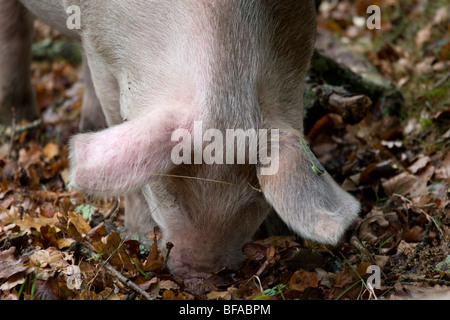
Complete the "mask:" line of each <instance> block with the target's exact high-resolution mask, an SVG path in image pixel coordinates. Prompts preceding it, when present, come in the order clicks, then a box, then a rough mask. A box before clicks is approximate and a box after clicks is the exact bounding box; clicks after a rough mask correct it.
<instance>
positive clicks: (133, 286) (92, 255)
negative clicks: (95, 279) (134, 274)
mask: <svg viewBox="0 0 450 320" xmlns="http://www.w3.org/2000/svg"><path fill="white" fill-rule="evenodd" d="M76 250H77V251H79V252H80V253H81V254H83V255H85V256H87V257H88V258H91V259H92V258H97V257H98V255H97V254H96V253H95V252H93V251H92V250H90V249H88V248H86V247H85V246H84V245H83V244H81V243H79V242H78V243H77V244H76ZM101 265H102V267H103V268H105V269H106V270H107V271H109V272H110V273H111V274H113V275H114V276H115V277H117V279H119V281H120V282H122V283H123V284H124V285H126V286H127V287H129V288H130V289H132V290H134V291H135V292H137V293H139V294H140V295H142V296H143V297H144V298H145V299H147V300H153V298H152V297H151V296H150V295H149V294H148V293H147V292H145V291H144V290H142V289H141V288H140V287H139V286H138V285H136V284H135V283H134V282H133V281H131V280H130V279H127V278H126V277H124V276H123V275H122V274H121V273H120V272H119V271H117V270H116V269H114V267H113V266H112V265H111V264H109V263H108V262H107V261H103V262H102V263H101Z"/></svg>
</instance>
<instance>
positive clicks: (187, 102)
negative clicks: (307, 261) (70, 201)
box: [70, 0, 359, 278]
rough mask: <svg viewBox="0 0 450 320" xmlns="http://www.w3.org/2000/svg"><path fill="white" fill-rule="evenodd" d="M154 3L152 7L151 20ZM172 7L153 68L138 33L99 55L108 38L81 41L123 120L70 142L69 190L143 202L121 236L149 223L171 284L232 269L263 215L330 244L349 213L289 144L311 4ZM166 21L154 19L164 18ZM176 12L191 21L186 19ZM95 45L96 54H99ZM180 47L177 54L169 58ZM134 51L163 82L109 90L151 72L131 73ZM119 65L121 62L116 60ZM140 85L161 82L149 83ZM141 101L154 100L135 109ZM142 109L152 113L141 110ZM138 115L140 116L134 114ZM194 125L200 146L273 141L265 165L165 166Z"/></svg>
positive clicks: (222, 1)
mask: <svg viewBox="0 0 450 320" xmlns="http://www.w3.org/2000/svg"><path fill="white" fill-rule="evenodd" d="M108 3H109V2H108ZM130 3H132V4H133V6H139V8H138V9H139V10H138V11H139V12H143V11H145V10H146V7H145V6H150V5H146V4H145V2H142V1H135V2H130ZM151 3H153V2H151ZM158 3H159V2H158ZM164 3H165V2H160V3H159V5H160V7H161V8H163V7H164V6H165V4H164ZM171 3H172V2H171ZM180 4H182V5H186V6H187V7H188V8H182V10H179V11H178V14H179V16H177V17H176V18H171V19H170V24H171V25H170V28H169V27H167V26H165V25H163V26H160V30H163V31H164V32H165V33H164V34H166V33H169V34H170V30H178V31H179V32H175V31H174V32H173V33H172V34H171V36H173V37H174V38H176V39H177V41H174V43H169V44H167V45H164V46H162V45H161V46H159V47H158V48H162V49H161V50H165V49H167V51H165V52H164V54H160V56H158V52H154V51H151V50H152V48H151V44H148V45H147V44H145V43H139V44H140V46H138V45H136V43H137V42H139V41H142V34H145V32H141V31H142V30H145V28H146V26H148V25H146V23H147V22H146V21H141V23H136V22H134V23H130V24H129V25H130V26H135V27H136V26H139V30H137V31H136V32H140V33H139V34H140V36H139V37H137V39H136V40H133V34H134V33H133V31H130V30H125V31H123V32H116V33H115V35H114V37H120V35H121V34H124V35H126V37H124V38H123V39H121V41H123V42H126V41H128V42H130V44H129V43H126V44H123V43H122V44H121V45H120V46H116V47H114V46H111V47H108V45H109V44H110V43H114V41H116V38H111V39H109V38H108V39H104V38H101V37H100V36H98V34H99V33H97V32H92V33H89V32H88V31H86V36H85V37H84V38H83V42H84V44H85V47H88V48H89V50H92V51H91V52H88V53H87V54H88V56H90V57H96V56H102V57H103V58H102V59H103V61H102V64H103V65H108V64H110V67H109V68H108V69H109V70H114V69H117V70H118V71H117V74H113V76H114V77H115V78H117V81H118V87H119V88H120V94H121V97H120V99H121V100H120V103H121V106H120V109H121V112H122V111H123V112H124V113H126V112H128V111H127V110H131V112H130V113H129V116H127V117H126V118H127V121H125V122H123V123H121V124H118V125H115V126H112V127H110V128H109V129H106V130H103V131H100V132H97V133H88V134H81V135H77V136H76V137H75V138H74V139H73V140H72V142H71V147H70V156H71V183H72V185H73V186H75V187H76V188H78V189H81V190H82V191H84V192H86V193H87V194H91V195H97V196H122V195H124V196H125V197H126V196H127V195H130V194H141V195H142V198H143V199H145V200H143V201H142V202H139V203H140V205H137V204H136V203H135V205H134V206H133V210H137V211H140V212H138V213H136V212H134V213H133V214H132V215H131V216H132V217H133V218H131V220H130V221H128V223H127V225H128V226H129V227H133V225H134V227H136V229H140V230H141V231H144V232H145V231H150V230H148V229H149V228H150V226H151V225H152V224H151V221H154V222H156V224H157V225H158V226H159V227H160V228H161V231H162V235H163V239H162V241H161V242H160V243H161V244H162V247H161V249H163V250H164V249H165V244H166V243H167V242H171V243H172V244H173V245H174V246H173V249H172V250H171V252H170V255H169V260H168V261H167V264H168V267H169V268H170V270H171V271H172V272H173V273H174V274H175V275H176V276H178V277H181V278H192V277H194V278H195V277H205V276H207V274H208V273H210V272H214V271H217V270H219V269H221V268H223V267H226V266H229V267H235V266H236V265H237V264H238V263H239V261H240V259H241V247H242V245H243V244H244V243H245V242H246V241H248V240H250V239H251V237H252V236H253V234H254V233H255V231H256V230H257V228H258V227H259V225H260V224H261V222H262V221H263V220H264V219H265V217H266V216H267V214H268V212H269V209H270V208H271V207H273V208H274V209H275V210H276V212H277V213H278V214H279V216H280V217H281V218H282V220H283V221H284V222H286V224H287V225H288V226H289V227H290V228H291V229H292V230H293V231H294V232H296V233H298V234H299V235H301V236H303V237H305V238H308V239H313V240H317V241H320V242H323V243H335V242H337V241H338V240H339V238H340V237H341V236H342V234H343V233H344V231H345V230H346V228H347V227H348V226H349V225H350V223H351V222H352V220H353V219H354V218H355V217H356V215H357V213H358V211H359V204H358V203H357V202H356V201H355V200H354V199H353V197H352V196H350V195H349V194H347V193H346V192H344V191H343V190H342V189H341V188H340V187H339V186H338V185H337V184H336V183H335V182H334V181H333V179H332V178H331V177H330V175H329V174H328V173H326V172H325V173H322V172H318V171H317V170H314V167H315V165H316V163H315V160H314V159H313V158H312V157H311V154H310V153H309V151H308V149H307V147H306V148H305V146H304V144H303V145H302V143H301V141H304V137H303V133H302V130H303V129H302V128H303V125H302V121H303V114H302V113H303V110H302V108H301V107H302V101H303V100H302V96H303V81H304V78H305V75H306V71H307V69H308V66H309V60H310V58H311V55H312V51H313V47H314V33H315V27H314V7H313V1H303V0H302V1H298V0H289V1H287V0H286V1H281V0H264V1H260V0H258V1H250V0H245V1H237V0H215V1H181V2H180V1H175V2H173V3H172V5H173V6H171V8H175V7H177V6H178V5H180ZM86 5H87V4H86ZM166 9H167V8H166ZM166 9H164V11H163V12H164V14H166V15H167V13H168V12H171V11H170V10H174V11H176V10H175V9H170V10H166ZM186 12H187V13H191V14H192V13H195V14H194V16H193V17H189V16H187V17H186ZM173 14H174V15H175V14H176V12H175V13H173ZM119 20H120V21H123V20H124V19H123V18H122V19H117V21H119ZM148 20H149V21H151V23H153V25H152V26H151V27H152V28H150V27H148V30H145V31H146V32H148V33H149V34H150V33H151V32H153V33H155V32H156V31H154V30H158V25H156V26H155V25H154V23H156V22H158V21H163V19H160V20H157V19H148ZM155 21H156V22H155ZM163 22H164V21H163ZM163 22H161V23H163ZM177 23H179V24H180V25H176V24H177ZM126 27H127V26H123V25H120V26H118V27H117V28H122V29H123V28H126ZM130 28H131V27H130ZM100 34H101V35H102V36H103V37H106V36H107V34H108V33H107V32H105V33H100ZM90 37H92V39H91V38H90ZM99 38H100V40H99ZM154 38H158V37H157V36H155V37H154ZM166 38H167V35H166V36H165V37H164V39H166ZM130 39H131V40H130ZM158 39H159V38H158ZM95 41H97V42H98V41H100V42H101V43H103V44H102V47H101V49H98V47H99V46H100V45H98V44H97V42H95ZM133 41H135V42H136V43H135V42H133ZM180 44H181V45H185V46H184V47H183V48H182V49H180V48H177V46H179V45H180ZM146 45H147V47H146ZM105 46H106V47H105ZM132 46H134V47H133V48H134V51H132V52H124V54H117V55H116V56H115V58H114V59H113V62H109V60H108V59H110V56H111V55H113V54H112V53H111V52H113V51H114V50H125V49H126V48H130V47H132ZM140 47H145V48H146V49H147V50H149V51H150V52H152V56H158V57H159V59H160V60H158V61H163V62H164V63H163V66H164V68H166V69H167V71H166V72H165V73H164V72H163V71H164V70H166V69H164V70H163V71H161V72H150V71H149V72H148V73H145V72H141V73H140V76H139V77H134V78H133V74H132V73H128V74H126V75H127V78H126V80H123V79H121V77H122V76H123V74H124V73H126V71H127V70H128V69H130V70H140V71H142V70H147V69H148V68H154V66H153V65H152V64H151V61H142V57H146V56H147V55H146V54H145V52H142V48H141V49H140ZM98 52H100V53H101V54H100V53H98ZM105 52H107V53H108V54H105ZM180 52H181V53H180ZM133 55H134V56H133ZM130 56H132V57H133V59H129V60H126V61H122V60H121V59H125V58H124V57H130ZM113 63H114V64H113ZM91 65H92V66H93V67H94V68H95V66H96V65H99V64H96V63H91ZM118 65H119V67H117V66H118ZM149 70H150V69H149ZM92 71H93V73H94V75H95V73H96V72H95V70H92ZM153 71H154V69H153ZM97 74H98V72H97ZM142 74H151V75H153V74H158V75H159V76H160V77H161V78H160V79H157V81H152V79H153V78H151V77H148V78H145V77H144V76H142ZM162 75H164V76H162ZM130 79H131V80H130ZM94 82H95V77H94ZM129 83H133V85H134V86H135V87H134V89H135V90H134V91H133V92H134V95H132V94H130V93H129V92H131V90H130V88H129V85H128V84H129ZM139 86H141V87H139ZM179 86H182V87H183V88H184V90H183V89H179ZM136 87H137V89H136ZM147 89H148V90H147ZM147 91H149V92H151V93H154V95H156V96H157V98H154V97H150V96H147V97H150V98H148V99H147V100H146V97H145V96H144V95H145V93H146V92H147ZM128 94H130V96H129V97H127V95H128ZM136 101H139V103H136ZM148 101H152V103H149V104H153V105H151V106H150V107H145V108H143V107H142V106H143V105H145V104H146V103H148ZM155 101H156V103H155ZM126 103H129V105H123V104H126ZM133 103H134V104H133ZM103 104H105V103H103ZM138 105H139V108H140V109H139V110H140V111H139V112H135V111H134V110H138ZM104 107H105V106H104ZM195 121H202V122H203V123H204V126H203V131H202V132H200V134H201V135H202V134H203V133H205V130H208V129H218V130H219V131H221V132H222V133H223V135H224V136H225V130H226V129H236V128H242V129H243V130H249V129H255V130H259V129H266V130H268V131H269V132H271V134H272V133H275V132H278V133H279V134H278V138H279V139H278V144H274V145H272V144H270V145H268V150H265V151H266V152H267V154H270V157H271V163H267V162H265V161H261V154H258V156H257V157H256V158H257V160H258V161H256V163H252V162H250V161H248V160H249V157H246V161H245V163H244V164H236V163H235V164H218V163H214V164H207V163H205V161H204V160H205V159H202V160H203V161H202V162H201V163H197V164H195V161H194V163H193V164H186V162H185V163H184V164H176V163H175V162H174V161H173V158H172V151H173V150H174V148H175V147H176V146H177V145H178V143H179V141H178V140H176V139H175V140H174V139H173V133H174V132H175V131H176V130H177V129H180V128H182V129H184V130H187V132H188V133H190V134H191V135H195V126H194V123H195ZM194 140H195V137H194V139H193V141H194ZM203 146H204V144H203ZM235 147H236V146H235V145H234V144H228V145H226V146H225V147H224V149H223V150H224V151H225V153H227V151H229V150H230V149H233V150H234V149H235ZM258 150H259V152H262V150H264V149H263V148H262V149H258ZM184 152H186V151H185V150H184V149H183V156H186V154H184ZM191 152H192V154H188V155H187V158H191V159H192V158H195V157H196V155H195V148H193V149H191ZM224 157H226V155H224ZM272 163H276V164H277V165H276V169H277V170H274V171H273V172H270V170H266V169H268V168H269V167H270V166H271V165H272ZM268 171H269V173H268ZM125 210H127V208H125ZM125 215H126V217H127V212H126V213H125ZM142 216H144V217H142ZM147 216H148V217H147ZM136 217H139V219H138V218H136ZM126 219H127V218H126ZM142 221H144V222H142ZM146 225H147V226H148V228H147V230H146Z"/></svg>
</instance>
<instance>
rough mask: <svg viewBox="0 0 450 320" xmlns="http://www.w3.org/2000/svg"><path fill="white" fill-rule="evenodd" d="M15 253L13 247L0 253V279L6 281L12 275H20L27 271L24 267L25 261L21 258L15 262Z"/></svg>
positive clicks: (26, 267)
mask: <svg viewBox="0 0 450 320" xmlns="http://www.w3.org/2000/svg"><path fill="white" fill-rule="evenodd" d="M15 251H16V248H15V247H11V248H9V249H8V250H5V251H0V279H8V278H9V277H11V276H13V275H15V274H17V273H22V272H24V271H26V270H27V269H28V266H26V265H25V263H26V261H27V259H26V258H25V257H21V258H20V259H19V260H17V259H16V257H15V256H14V252H15Z"/></svg>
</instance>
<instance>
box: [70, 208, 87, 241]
mask: <svg viewBox="0 0 450 320" xmlns="http://www.w3.org/2000/svg"><path fill="white" fill-rule="evenodd" d="M68 217H69V220H68V221H69V222H70V223H72V224H73V225H74V226H75V228H76V229H77V230H78V232H79V233H80V234H81V235H82V236H85V235H87V234H88V233H89V231H91V227H90V226H89V224H88V223H87V222H86V221H84V219H83V217H82V216H81V215H80V214H79V213H77V212H73V211H69V212H68Z"/></svg>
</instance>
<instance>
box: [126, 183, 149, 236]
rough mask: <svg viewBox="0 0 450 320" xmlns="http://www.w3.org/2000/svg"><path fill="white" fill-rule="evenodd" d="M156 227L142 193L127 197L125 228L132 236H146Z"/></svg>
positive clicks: (134, 193) (138, 192)
mask: <svg viewBox="0 0 450 320" xmlns="http://www.w3.org/2000/svg"><path fill="white" fill-rule="evenodd" d="M155 227H156V223H155V222H154V221H153V218H152V213H151V212H150V209H149V207H148V204H147V201H146V200H145V197H144V195H143V194H142V191H140V190H139V191H135V192H133V193H130V194H127V195H126V196H125V228H126V229H127V233H128V234H130V235H146V234H147V233H149V232H152V231H153V230H154V228H155Z"/></svg>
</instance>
